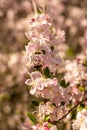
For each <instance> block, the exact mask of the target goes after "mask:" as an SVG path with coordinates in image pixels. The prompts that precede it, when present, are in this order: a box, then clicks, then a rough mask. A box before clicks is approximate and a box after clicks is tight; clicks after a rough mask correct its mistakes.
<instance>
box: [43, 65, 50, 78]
mask: <svg viewBox="0 0 87 130" xmlns="http://www.w3.org/2000/svg"><path fill="white" fill-rule="evenodd" d="M44 75H45V76H46V77H47V78H50V77H51V74H50V70H49V68H48V67H46V68H45V69H44Z"/></svg>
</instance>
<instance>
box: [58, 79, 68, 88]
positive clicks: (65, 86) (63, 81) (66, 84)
mask: <svg viewBox="0 0 87 130" xmlns="http://www.w3.org/2000/svg"><path fill="white" fill-rule="evenodd" d="M69 84H70V83H69V82H67V83H66V81H65V80H64V79H63V80H61V82H60V85H61V86H62V87H63V88H67V87H68V86H69Z"/></svg>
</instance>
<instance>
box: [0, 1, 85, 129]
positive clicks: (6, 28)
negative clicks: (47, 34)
mask: <svg viewBox="0 0 87 130" xmlns="http://www.w3.org/2000/svg"><path fill="white" fill-rule="evenodd" d="M35 2H36V5H37V9H38V12H42V10H43V8H44V9H45V12H46V13H47V14H49V15H50V16H51V18H52V22H53V24H54V26H55V27H56V28H60V29H63V30H64V31H65V34H66V43H65V44H64V45H63V46H60V50H61V51H64V55H63V57H64V58H74V56H75V55H77V54H79V53H80V52H81V51H82V49H83V48H84V44H85V43H84V37H85V35H87V0H35ZM33 12H34V10H33V6H32V1H31V0H0V130H18V129H19V127H20V125H21V123H23V122H24V121H25V120H26V114H25V113H26V112H27V111H28V110H29V109H30V108H31V107H32V106H31V103H30V95H29V92H28V89H27V87H26V85H25V80H26V78H27V71H28V70H27V68H26V65H25V63H24V50H25V45H26V44H27V42H28V40H27V38H26V37H25V32H26V30H27V20H28V18H29V17H30V16H31V15H32V14H33Z"/></svg>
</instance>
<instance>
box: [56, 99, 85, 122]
mask: <svg viewBox="0 0 87 130" xmlns="http://www.w3.org/2000/svg"><path fill="white" fill-rule="evenodd" d="M86 100H87V97H86V98H85V99H83V100H82V101H80V102H78V103H77V104H76V105H75V106H74V107H72V108H71V109H70V110H69V111H68V112H67V113H66V114H65V115H64V116H62V117H61V118H60V119H59V120H58V122H59V121H61V120H62V119H64V118H65V117H66V116H67V115H68V114H69V113H70V112H71V111H73V110H74V109H76V107H78V105H79V104H81V103H83V102H84V101H86Z"/></svg>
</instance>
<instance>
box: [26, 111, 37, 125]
mask: <svg viewBox="0 0 87 130" xmlns="http://www.w3.org/2000/svg"><path fill="white" fill-rule="evenodd" d="M27 115H28V118H29V119H30V120H31V121H32V123H33V124H37V120H36V117H35V116H34V115H33V114H32V113H30V112H28V113H27Z"/></svg>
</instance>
